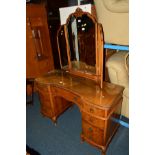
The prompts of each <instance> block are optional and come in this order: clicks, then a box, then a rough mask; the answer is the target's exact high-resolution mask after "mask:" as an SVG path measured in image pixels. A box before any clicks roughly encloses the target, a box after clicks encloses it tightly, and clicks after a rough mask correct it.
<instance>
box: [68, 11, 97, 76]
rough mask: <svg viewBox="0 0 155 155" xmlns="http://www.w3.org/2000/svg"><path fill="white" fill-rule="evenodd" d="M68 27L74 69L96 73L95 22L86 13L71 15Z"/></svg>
mask: <svg viewBox="0 0 155 155" xmlns="http://www.w3.org/2000/svg"><path fill="white" fill-rule="evenodd" d="M67 29H68V41H69V47H70V59H71V65H72V69H73V70H78V71H82V72H88V73H92V74H96V69H95V66H96V50H95V49H96V47H95V23H94V22H93V21H92V19H91V18H89V17H88V16H87V15H86V14H83V15H82V16H80V17H75V16H71V18H70V21H69V23H68V25H67Z"/></svg>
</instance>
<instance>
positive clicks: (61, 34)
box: [57, 26, 68, 69]
mask: <svg viewBox="0 0 155 155" xmlns="http://www.w3.org/2000/svg"><path fill="white" fill-rule="evenodd" d="M57 44H58V51H59V59H60V66H61V68H62V69H68V56H67V45H66V39H65V31H64V26H61V27H60V28H59V30H58V33H57Z"/></svg>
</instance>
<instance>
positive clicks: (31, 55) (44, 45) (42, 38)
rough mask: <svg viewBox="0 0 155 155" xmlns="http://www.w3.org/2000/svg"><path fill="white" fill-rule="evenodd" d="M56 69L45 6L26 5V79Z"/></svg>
mask: <svg viewBox="0 0 155 155" xmlns="http://www.w3.org/2000/svg"><path fill="white" fill-rule="evenodd" d="M53 69H54V65H53V56H52V50H51V43H50V36H49V30H48V24H47V13H46V8H45V5H44V4H42V3H41V4H31V3H30V4H27V5H26V78H35V77H38V76H40V75H43V74H45V73H47V72H49V71H51V70H53Z"/></svg>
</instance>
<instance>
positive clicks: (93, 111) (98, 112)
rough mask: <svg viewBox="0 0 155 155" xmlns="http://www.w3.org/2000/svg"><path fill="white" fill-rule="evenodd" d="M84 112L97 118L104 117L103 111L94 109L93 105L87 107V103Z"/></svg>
mask: <svg viewBox="0 0 155 155" xmlns="http://www.w3.org/2000/svg"><path fill="white" fill-rule="evenodd" d="M84 111H86V112H88V113H90V114H92V115H96V116H99V117H105V110H103V109H99V108H96V107H94V106H93V105H89V104H87V103H85V104H84Z"/></svg>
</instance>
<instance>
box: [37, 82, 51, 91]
mask: <svg viewBox="0 0 155 155" xmlns="http://www.w3.org/2000/svg"><path fill="white" fill-rule="evenodd" d="M36 87H37V90H38V91H40V92H42V93H44V92H45V93H47V92H48V86H47V85H44V84H38V83H37V85H36Z"/></svg>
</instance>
